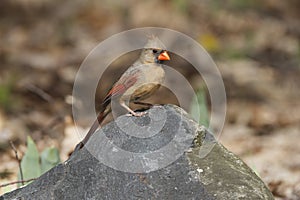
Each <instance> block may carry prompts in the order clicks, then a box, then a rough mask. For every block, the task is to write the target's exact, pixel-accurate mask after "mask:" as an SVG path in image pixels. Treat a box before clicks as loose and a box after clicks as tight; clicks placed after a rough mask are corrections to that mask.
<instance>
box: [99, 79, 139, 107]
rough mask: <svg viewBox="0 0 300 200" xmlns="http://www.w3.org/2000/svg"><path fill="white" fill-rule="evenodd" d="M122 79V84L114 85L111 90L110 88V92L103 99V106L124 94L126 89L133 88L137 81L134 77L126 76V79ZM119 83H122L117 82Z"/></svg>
mask: <svg viewBox="0 0 300 200" xmlns="http://www.w3.org/2000/svg"><path fill="white" fill-rule="evenodd" d="M122 79H123V80H125V81H124V83H122V84H116V85H114V86H113V88H111V90H110V91H109V92H108V94H107V95H106V97H105V98H104V101H103V104H104V105H106V104H108V103H109V102H110V100H111V98H113V97H117V96H120V95H122V94H124V92H125V91H126V90H127V89H128V88H130V87H131V86H133V85H134V84H135V83H136V81H137V77H136V76H127V77H123V78H122ZM119 82H122V81H119Z"/></svg>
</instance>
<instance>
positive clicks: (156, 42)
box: [144, 34, 166, 49]
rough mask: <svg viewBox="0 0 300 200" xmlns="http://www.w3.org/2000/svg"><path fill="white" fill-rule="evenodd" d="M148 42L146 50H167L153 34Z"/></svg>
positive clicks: (149, 35) (148, 36)
mask: <svg viewBox="0 0 300 200" xmlns="http://www.w3.org/2000/svg"><path fill="white" fill-rule="evenodd" d="M147 38H148V42H147V43H146V45H145V47H144V48H146V49H150V48H153V49H166V46H165V45H164V44H163V43H162V42H161V41H160V40H159V39H158V37H157V36H155V35H153V34H148V35H147Z"/></svg>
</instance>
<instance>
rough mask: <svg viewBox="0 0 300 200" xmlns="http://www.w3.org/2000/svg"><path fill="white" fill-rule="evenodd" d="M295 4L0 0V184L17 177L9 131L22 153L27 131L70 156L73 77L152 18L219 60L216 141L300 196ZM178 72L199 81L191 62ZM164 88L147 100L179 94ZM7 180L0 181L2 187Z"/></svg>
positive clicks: (284, 191) (276, 188)
mask: <svg viewBox="0 0 300 200" xmlns="http://www.w3.org/2000/svg"><path fill="white" fill-rule="evenodd" d="M299 10H300V1H298V0H289V1H281V0H264V1H260V0H223V1H220V0H197V1H196V0H191V1H184V0H151V1H138V0H128V1H120V2H119V1H108V0H107V1H96V0H90V1H80V0H72V1H71V0H66V1H59V0H51V1H50V0H2V1H1V4H0V155H1V156H0V163H1V165H0V184H3V183H7V182H10V181H14V180H16V177H17V172H18V162H17V161H16V159H15V154H14V152H13V151H12V148H11V146H10V144H9V143H10V141H13V142H14V144H15V146H16V148H17V149H18V152H19V156H20V157H21V156H22V155H23V154H24V151H25V150H26V137H27V135H30V136H31V137H32V138H33V140H34V141H35V143H36V144H37V148H38V150H39V151H41V150H43V149H44V148H45V147H48V146H55V147H57V148H58V149H59V150H60V156H61V159H62V160H65V159H66V158H67V156H68V153H70V151H71V150H72V149H73V147H74V146H75V144H76V143H77V142H78V135H77V133H76V131H75V129H74V124H73V120H72V110H71V106H72V105H71V99H72V96H71V95H72V87H73V82H74V80H75V75H76V72H77V69H78V68H79V67H80V64H81V63H82V61H83V60H84V58H85V57H86V56H87V55H88V53H89V52H90V51H91V50H92V49H93V48H94V47H95V46H96V45H97V44H98V43H99V42H101V41H103V40H105V39H106V38H108V37H110V36H111V35H113V34H116V33H119V32H121V31H125V30H128V29H132V28H137V27H145V26H159V27H165V28H171V29H174V30H177V31H180V32H183V33H185V34H187V35H188V36H190V37H192V38H193V39H195V40H196V41H198V42H199V43H200V44H201V45H202V46H203V47H204V48H205V49H206V50H207V51H208V52H209V53H210V55H211V56H212V58H213V60H214V61H215V62H216V64H217V65H218V67H219V70H220V71H221V74H222V76H223V79H224V83H225V87H226V93H227V101H228V102H227V117H226V124H225V127H224V130H223V133H222V135H221V136H220V137H219V141H220V142H221V143H222V144H223V145H224V146H225V147H226V148H227V149H229V150H230V151H232V152H234V153H235V154H237V155H238V156H239V157H241V158H242V159H243V160H244V161H245V162H246V163H247V164H248V165H249V166H250V167H251V168H252V169H253V170H254V171H255V172H256V173H257V174H258V175H259V176H260V177H261V178H262V179H263V181H264V182H265V183H266V185H267V186H268V187H269V188H270V190H271V191H272V193H273V194H274V196H275V197H276V199H300V145H299V142H300V139H299V138H300V102H299V100H300V98H299V97H300V90H299V86H300V79H299V77H300V65H299V63H300V42H299V39H300V12H299ZM116 48H117V47H116ZM135 59H136V57H135V55H133V56H125V57H124V58H123V59H121V61H120V62H116V63H115V66H116V67H114V66H112V67H110V68H109V69H108V70H107V72H106V73H107V76H105V77H104V78H103V79H101V83H99V85H101V86H100V87H101V89H100V91H99V94H97V96H96V99H97V100H98V101H100V100H101V99H102V98H103V95H104V93H105V92H106V91H107V90H108V89H109V87H110V86H111V85H112V84H113V82H114V80H116V79H117V78H118V77H119V76H120V74H121V73H122V72H123V71H124V70H125V69H126V67H127V66H129V65H130V64H131V63H132V62H133V60H135ZM177 64H178V63H177ZM180 64H182V63H180ZM171 66H172V65H171ZM120 67H121V68H122V70H120ZM180 72H181V73H182V74H183V75H185V76H186V78H187V79H189V80H191V83H192V84H193V87H194V88H197V87H199V85H200V82H201V81H200V79H199V75H198V74H197V73H195V71H193V70H192V68H191V67H184V66H181V68H180ZM162 94H163V95H164V96H163V98H161V96H159V98H158V97H153V98H154V101H156V100H155V98H157V100H161V99H163V102H161V101H160V102H158V103H176V102H177V101H176V99H174V95H172V94H170V92H169V93H164V92H163V93H162ZM154 96H155V95H154ZM87 128H88V127H82V131H85V130H86V129H87ZM12 187H13V186H11V187H10V188H9V189H7V188H6V189H4V188H0V194H3V193H4V192H6V191H7V190H8V191H9V190H11V189H12Z"/></svg>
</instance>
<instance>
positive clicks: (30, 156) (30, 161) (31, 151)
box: [18, 136, 41, 180]
mask: <svg viewBox="0 0 300 200" xmlns="http://www.w3.org/2000/svg"><path fill="white" fill-rule="evenodd" d="M21 168H22V171H23V179H24V180H26V179H31V178H37V177H39V176H40V175H41V165H40V162H39V152H38V150H37V148H36V145H35V143H34V142H33V140H32V139H31V137H30V136H28V137H27V151H26V152H25V155H24V157H23V158H22V161H21ZM18 179H19V180H21V176H20V172H19V174H18Z"/></svg>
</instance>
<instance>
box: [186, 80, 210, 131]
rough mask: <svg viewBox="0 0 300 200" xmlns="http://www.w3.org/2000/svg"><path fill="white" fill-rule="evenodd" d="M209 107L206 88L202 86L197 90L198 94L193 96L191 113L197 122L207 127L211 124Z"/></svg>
mask: <svg viewBox="0 0 300 200" xmlns="http://www.w3.org/2000/svg"><path fill="white" fill-rule="evenodd" d="M207 107H208V106H207V101H206V90H205V87H204V86H202V87H200V88H199V89H198V90H197V92H196V95H195V96H194V97H193V100H192V104H191V108H190V114H191V115H192V117H193V118H194V119H195V120H196V121H197V122H199V123H200V124H201V125H204V126H205V127H208V126H209V118H208V117H209V116H208V108H207Z"/></svg>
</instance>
